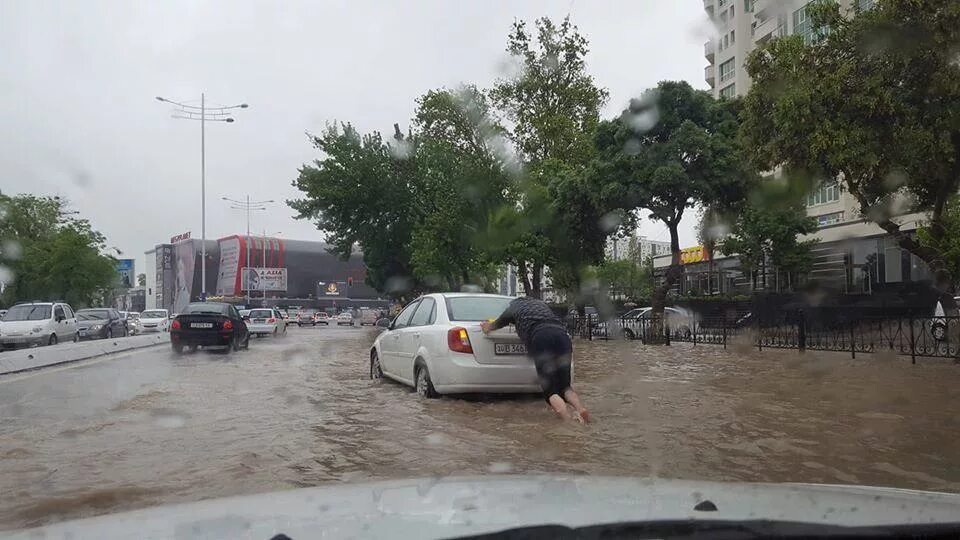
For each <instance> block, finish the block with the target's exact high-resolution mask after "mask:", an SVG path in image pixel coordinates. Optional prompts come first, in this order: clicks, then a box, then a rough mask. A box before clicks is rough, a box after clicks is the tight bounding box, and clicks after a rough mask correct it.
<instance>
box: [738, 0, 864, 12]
mask: <svg viewBox="0 0 960 540" xmlns="http://www.w3.org/2000/svg"><path fill="white" fill-rule="evenodd" d="M861 1H862V0H861ZM743 12H744V13H753V0H743Z"/></svg>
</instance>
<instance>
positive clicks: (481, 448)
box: [0, 328, 960, 529]
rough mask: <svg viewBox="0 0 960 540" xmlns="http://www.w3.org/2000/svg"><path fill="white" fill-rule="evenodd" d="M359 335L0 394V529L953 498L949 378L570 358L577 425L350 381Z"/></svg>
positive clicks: (67, 372)
mask: <svg viewBox="0 0 960 540" xmlns="http://www.w3.org/2000/svg"><path fill="white" fill-rule="evenodd" d="M374 336H375V331H373V330H367V329H364V330H361V329H359V328H351V329H336V328H316V329H312V328H311V329H306V328H305V329H298V328H291V329H290V331H289V333H288V335H287V336H285V337H282V338H278V339H261V340H254V341H252V343H251V347H250V350H249V351H243V352H240V353H235V354H233V355H229V356H226V355H220V354H209V353H204V352H200V353H197V354H192V355H190V354H188V355H185V356H182V357H176V356H174V355H173V354H172V353H171V352H170V351H169V349H168V348H166V347H155V348H152V349H147V350H145V351H138V352H133V353H129V354H122V355H117V357H113V358H107V359H104V360H100V361H93V362H89V363H87V364H85V365H77V366H67V367H63V368H55V369H48V370H44V371H38V372H33V373H27V374H23V375H15V376H8V377H5V378H0V493H3V494H4V496H3V497H2V498H0V529H11V528H19V527H26V526H34V525H39V524H42V523H48V522H52V521H60V520H64V519H70V518H76V517H81V516H90V515H96V514H103V513H110V512H115V511H119V510H128V509H133V508H140V507H146V506H152V505H157V504H164V503H174V502H187V501H194V500H199V499H205V498H211V497H222V496H228V495H236V494H249V493H257V492H264V491H270V490H279V489H291V488H296V487H302V486H314V485H320V484H324V483H327V482H360V481H365V480H373V479H386V478H408V477H422V476H437V475H440V476H446V475H465V474H501V473H521V474H527V473H531V474H536V473H569V474H587V475H617V476H624V475H629V476H659V477H666V478H682V479H702V480H724V481H763V482H816V483H840V484H870V485H882V486H895V487H905V488H918V489H929V490H944V491H960V437H957V433H958V432H960V414H958V412H957V410H958V408H960V367H957V366H955V365H953V364H951V363H949V362H939V361H926V362H924V361H921V362H920V363H919V364H918V365H916V366H913V365H910V363H909V358H907V359H903V358H894V357H892V356H884V355H862V357H861V358H857V359H856V360H851V359H850V358H849V357H847V356H844V355H840V354H814V353H809V352H808V353H807V354H806V355H804V356H800V355H798V354H797V353H796V352H795V351H764V352H763V353H758V352H757V351H756V350H755V349H749V348H742V349H739V350H735V349H734V348H731V349H729V350H726V351H725V350H723V349H722V348H720V347H716V346H697V347H693V346H691V345H688V344H675V345H673V346H671V347H647V346H643V345H641V344H639V343H635V342H629V343H626V342H582V341H578V342H575V357H576V380H575V386H576V387H577V388H578V390H579V391H580V393H581V395H582V396H583V398H584V400H585V401H586V404H587V406H588V407H589V408H590V410H591V412H592V414H593V418H594V419H595V422H594V423H593V424H591V425H588V426H580V425H575V424H562V423H560V422H559V421H558V420H556V419H555V418H554V417H553V415H552V413H550V412H549V411H548V409H547V407H546V406H545V404H544V403H543V401H542V399H540V398H539V397H537V396H530V397H520V398H518V397H511V398H495V399H494V398H490V399H482V400H481V399H463V398H443V399H438V400H422V399H419V398H418V396H417V395H415V394H413V393H411V392H410V390H409V389H408V388H406V387H403V386H400V385H398V384H394V383H392V382H374V381H371V380H369V379H368V360H367V359H368V357H367V350H368V347H369V344H370V343H371V342H372V340H373V338H374Z"/></svg>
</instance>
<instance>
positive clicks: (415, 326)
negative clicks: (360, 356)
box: [370, 293, 541, 397]
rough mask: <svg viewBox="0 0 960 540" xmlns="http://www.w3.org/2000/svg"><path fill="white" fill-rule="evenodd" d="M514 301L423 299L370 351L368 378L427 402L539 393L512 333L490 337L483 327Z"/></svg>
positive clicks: (455, 296)
mask: <svg viewBox="0 0 960 540" xmlns="http://www.w3.org/2000/svg"><path fill="white" fill-rule="evenodd" d="M511 300H513V297H510V296H500V295H494V294H475V293H440V294H429V295H426V296H422V297H420V298H418V299H416V300H414V301H413V302H411V303H410V304H408V305H407V306H406V307H405V308H403V311H401V312H400V314H399V315H397V317H396V318H395V319H393V321H392V322H389V323H387V322H386V320H384V322H383V323H378V324H379V325H381V326H384V327H385V328H386V330H385V331H384V332H383V333H381V334H380V335H379V336H378V337H377V339H376V341H374V343H373V347H371V349H370V376H371V377H372V378H375V379H376V378H380V377H388V378H390V379H393V380H396V381H398V382H400V383H403V384H406V385H410V386H413V387H414V388H415V389H416V391H417V392H418V393H419V394H420V395H422V396H425V397H437V395H439V394H456V393H474V392H476V393H528V392H540V391H541V390H540V384H539V382H538V379H537V371H536V368H534V365H533V360H531V359H530V357H529V356H527V349H526V346H525V345H524V344H523V343H522V342H521V341H520V337H519V336H517V334H516V332H515V331H514V329H513V328H509V327H508V328H501V329H500V330H497V331H495V332H492V333H491V334H490V335H486V334H484V333H483V332H482V331H481V330H480V323H481V322H483V321H486V320H490V319H494V318H496V317H498V316H499V315H500V314H501V313H503V310H504V309H506V307H507V305H508V304H509V303H510V301H511Z"/></svg>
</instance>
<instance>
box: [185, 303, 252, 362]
mask: <svg viewBox="0 0 960 540" xmlns="http://www.w3.org/2000/svg"><path fill="white" fill-rule="evenodd" d="M268 311H269V310H268ZM170 346H171V347H172V348H173V352H175V353H177V354H181V353H183V349H184V347H188V348H189V349H190V350H191V351H195V350H197V348H198V347H214V348H220V349H224V350H225V352H228V353H229V352H230V351H236V350H239V349H240V348H241V347H243V348H244V349H247V348H249V347H250V332H249V331H248V329H247V324H246V322H244V320H243V319H242V318H241V317H240V312H239V311H237V308H235V307H233V305H231V304H226V303H223V302H194V303H191V304H187V307H185V308H184V309H183V311H182V312H180V313H179V314H178V315H177V316H176V317H175V318H174V319H173V321H172V322H171V323H170Z"/></svg>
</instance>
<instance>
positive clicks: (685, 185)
mask: <svg viewBox="0 0 960 540" xmlns="http://www.w3.org/2000/svg"><path fill="white" fill-rule="evenodd" d="M735 107H736V104H735V103H730V102H725V101H717V100H714V99H713V97H711V96H710V95H709V94H708V93H707V92H704V91H700V90H694V89H693V88H691V87H690V85H689V84H687V83H686V82H673V81H663V82H661V83H660V84H659V85H657V87H656V88H653V89H650V90H647V91H646V92H644V93H643V95H641V96H640V97H639V98H637V99H634V100H631V102H630V106H629V107H628V108H627V109H626V110H624V111H623V113H622V114H621V115H620V116H619V117H618V118H616V119H613V120H610V121H606V122H603V123H602V124H601V125H600V127H599V129H598V131H597V135H596V145H597V149H598V157H597V159H596V160H595V162H594V167H593V174H594V175H596V177H597V179H598V180H597V185H598V187H599V190H600V191H599V197H600V198H601V199H602V200H604V201H607V204H609V205H611V206H614V207H618V208H621V209H622V210H624V211H626V212H634V211H637V210H639V209H641V208H642V209H646V210H649V211H650V218H651V219H654V220H657V221H660V222H662V223H664V224H665V225H666V226H667V228H668V229H669V231H670V245H671V252H672V254H673V260H672V264H671V266H670V268H669V269H668V270H667V273H666V279H665V282H664V284H663V285H661V286H660V287H658V288H657V290H656V291H655V293H654V295H653V299H652V300H653V302H652V305H653V307H654V309H655V310H656V311H660V312H662V309H663V306H664V302H665V300H666V294H667V291H668V290H669V289H670V288H671V287H672V286H673V285H674V284H675V283H676V281H677V279H679V276H680V275H681V273H682V269H681V267H680V240H679V232H678V227H679V225H680V221H681V220H682V219H683V216H684V213H685V212H686V211H687V210H688V209H690V208H692V207H694V206H695V205H704V204H711V205H717V206H725V205H728V204H732V203H733V202H735V201H737V200H739V199H740V198H742V196H743V191H744V188H745V186H746V185H747V184H748V183H749V181H750V179H751V176H750V175H749V174H748V173H747V172H746V171H745V169H744V167H743V166H742V164H741V162H740V158H739V153H738V148H737V144H736V137H737V129H738V121H737V116H736V109H735Z"/></svg>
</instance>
